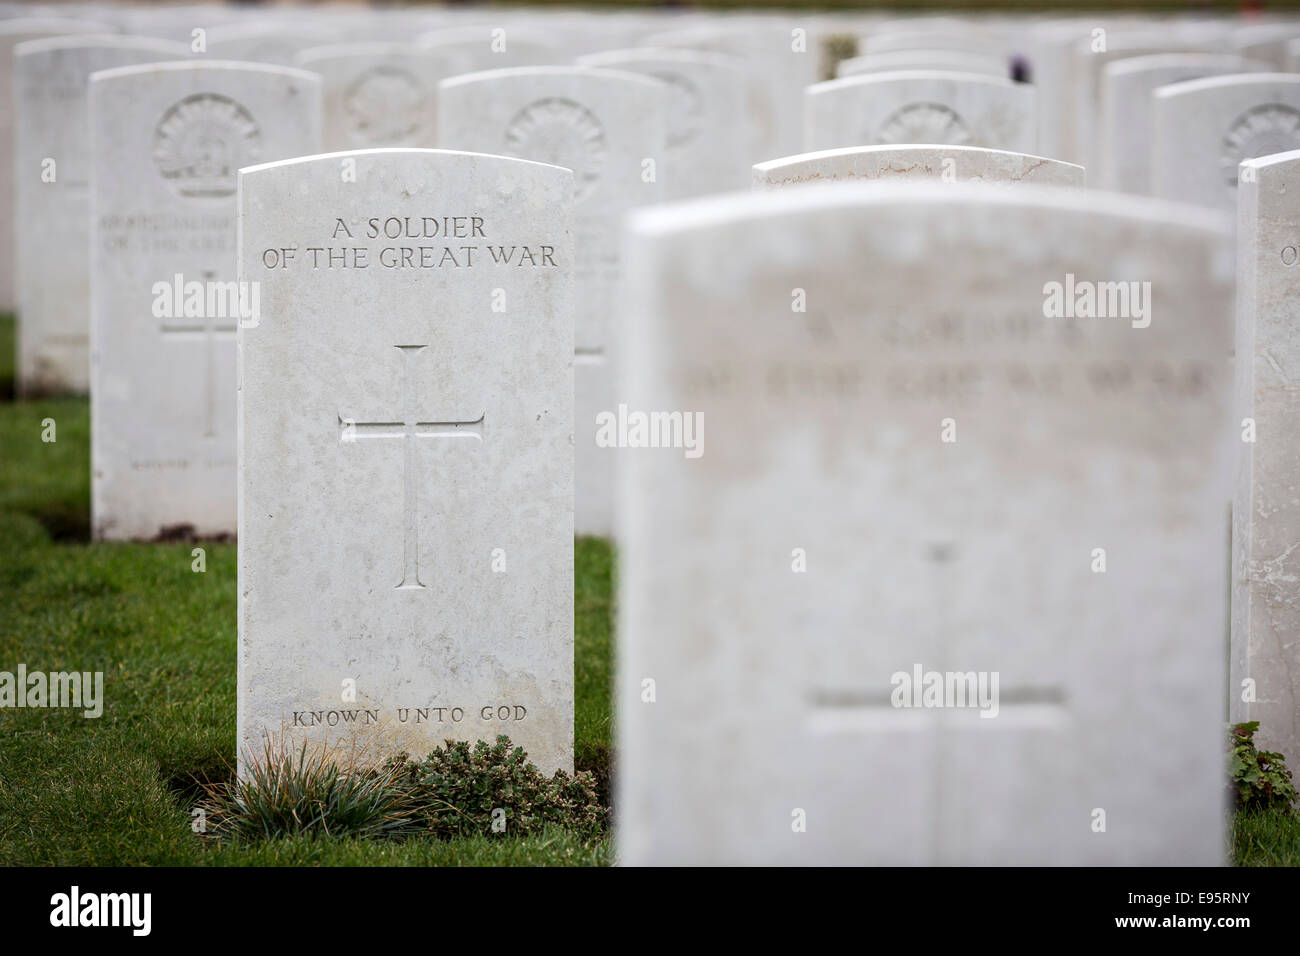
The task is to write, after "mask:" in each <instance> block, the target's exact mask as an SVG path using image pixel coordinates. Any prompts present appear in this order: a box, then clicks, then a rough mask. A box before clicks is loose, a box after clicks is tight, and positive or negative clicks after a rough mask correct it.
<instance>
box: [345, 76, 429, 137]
mask: <svg viewBox="0 0 1300 956" xmlns="http://www.w3.org/2000/svg"><path fill="white" fill-rule="evenodd" d="M424 103H425V95H424V87H423V86H422V85H421V83H420V81H419V80H418V79H417V78H416V77H415V76H413V75H412V74H410V73H408V72H407V71H406V70H402V69H399V68H397V67H393V66H378V67H375V68H374V69H373V70H368V71H366V72H365V73H363V74H362V75H361V76H359V77H357V78H356V80H355V81H354V82H353V83H352V85H351V86H349V87H348V89H347V92H346V93H344V94H343V109H344V112H345V113H346V114H347V130H348V137H349V138H350V139H351V140H352V142H353V143H355V144H357V145H358V146H408V145H410V144H412V143H415V142H417V141H418V140H419V133H420V128H421V126H422V124H423V119H424Z"/></svg>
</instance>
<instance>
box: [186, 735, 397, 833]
mask: <svg viewBox="0 0 1300 956" xmlns="http://www.w3.org/2000/svg"><path fill="white" fill-rule="evenodd" d="M396 776H397V771H396V769H393V770H380V771H375V770H353V769H348V768H346V767H342V766H340V765H339V764H337V763H335V762H334V761H332V760H330V759H327V756H326V754H325V752H324V751H323V750H319V751H317V752H314V753H309V752H308V750H307V745H306V744H304V745H303V748H302V750H301V751H300V752H299V753H297V754H294V753H283V752H276V751H273V750H272V749H271V747H270V746H269V745H268V746H267V749H266V750H265V752H264V753H263V754H262V755H261V756H260V758H259V759H256V760H249V761H248V766H247V768H246V772H245V775H244V778H243V779H235V780H233V781H232V782H230V783H218V784H208V785H205V786H204V792H205V795H206V797H207V799H206V801H205V806H204V810H205V811H206V813H207V834H208V836H210V837H213V838H215V839H217V840H221V839H224V838H229V839H232V840H264V839H271V838H274V837H285V836H299V835H306V836H332V837H365V838H371V839H374V838H380V837H398V836H404V835H408V834H410V833H412V832H414V831H415V829H416V826H415V824H414V823H413V821H412V819H411V816H410V814H409V810H408V808H407V806H406V794H405V793H404V792H403V791H402V790H401V789H399V788H397V787H396V786H394V781H395V778H396Z"/></svg>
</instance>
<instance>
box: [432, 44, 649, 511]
mask: <svg viewBox="0 0 1300 956" xmlns="http://www.w3.org/2000/svg"><path fill="white" fill-rule="evenodd" d="M667 101H668V91H667V89H666V84H664V83H663V82H662V81H660V80H653V79H650V78H648V77H644V76H640V75H637V74H634V73H627V72H623V71H615V70H601V69H594V68H590V67H529V68H520V69H509V70H492V71H488V72H484V73H472V74H468V75H466V76H461V77H454V78H452V79H450V80H444V81H443V82H442V83H441V84H440V85H439V93H438V143H439V145H440V146H442V147H445V148H447V149H462V150H470V151H474V152H481V153H496V154H501V155H506V156H517V157H519V158H521V159H531V160H535V161H537V162H542V163H551V164H553V165H556V166H563V167H565V168H567V169H571V170H573V173H574V208H573V219H574V241H575V250H576V251H575V254H574V288H575V290H576V292H575V295H576V303H577V305H576V308H577V312H576V317H575V331H574V347H575V356H574V362H575V369H574V388H575V413H576V419H575V424H574V446H575V458H576V463H577V489H576V498H575V509H576V510H575V514H574V524H575V527H576V528H577V531H578V533H579V534H594V535H609V534H610V533H611V532H612V531H613V500H612V497H613V480H614V479H613V467H614V457H613V456H614V455H615V454H616V453H617V449H616V448H612V447H604V446H601V445H598V444H597V437H598V432H597V427H596V416H597V415H598V414H600V413H601V412H604V411H610V410H612V409H613V408H614V390H613V389H614V369H615V360H614V356H613V354H612V346H613V342H612V339H611V335H612V331H613V328H614V327H615V326H616V325H617V324H618V323H620V322H621V321H622V318H621V310H622V308H623V306H624V305H625V303H623V302H621V301H620V300H618V299H617V298H616V297H615V286H616V284H617V282H618V280H619V278H620V276H621V275H622V269H623V260H622V250H621V247H620V244H619V241H618V240H619V227H620V226H621V219H622V216H623V214H624V213H626V212H627V211H628V210H629V209H631V208H633V207H634V206H638V205H646V204H650V203H653V202H656V201H657V200H658V199H659V196H660V182H659V174H658V170H659V169H660V168H664V169H665V175H664V179H665V180H666V179H669V178H671V175H672V172H671V170H670V169H667V166H668V163H669V161H670V157H669V154H668V152H667V149H666V146H665V143H666V135H667V134H666V131H667V128H668V124H667ZM651 164H652V165H651Z"/></svg>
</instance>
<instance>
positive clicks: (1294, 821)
mask: <svg viewBox="0 0 1300 956" xmlns="http://www.w3.org/2000/svg"><path fill="white" fill-rule="evenodd" d="M1231 862H1232V863H1233V864H1234V865H1236V866H1300V815H1297V814H1295V813H1293V812H1292V811H1291V810H1289V809H1288V808H1283V807H1275V808H1273V809H1269V810H1242V811H1240V812H1238V813H1236V814H1234V815H1233V819H1232V845H1231Z"/></svg>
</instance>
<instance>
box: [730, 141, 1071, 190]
mask: <svg viewBox="0 0 1300 956" xmlns="http://www.w3.org/2000/svg"><path fill="white" fill-rule="evenodd" d="M854 179H862V180H880V179H903V180H933V181H937V182H943V183H986V184H990V185H1010V184H1016V183H1034V184H1036V185H1039V186H1076V187H1077V186H1082V185H1083V181H1084V172H1083V167H1082V166H1076V165H1075V164H1074V163H1063V162H1061V161H1060V160H1056V159H1047V158H1046V157H1043V156H1029V155H1027V154H1025V153H1009V152H1006V151H1004V150H1000V149H981V148H979V147H978V146H851V147H847V148H845V149H827V150H823V151H821V152H816V153H802V154H800V155H798V156H786V157H783V158H782V159H774V160H771V161H770V162H766V163H758V164H756V165H755V166H754V174H753V186H754V188H755V189H762V190H770V189H784V188H785V187H787V186H801V185H806V184H811V183H822V182H842V181H844V180H854Z"/></svg>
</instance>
